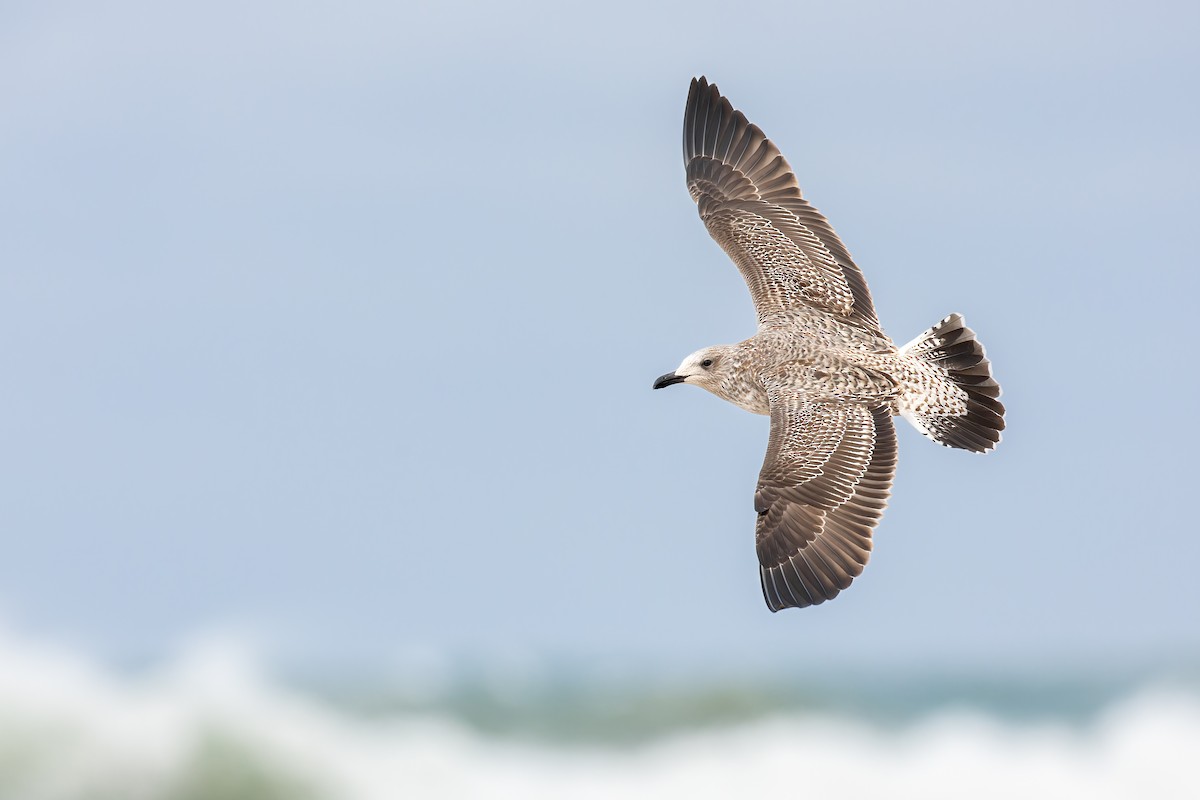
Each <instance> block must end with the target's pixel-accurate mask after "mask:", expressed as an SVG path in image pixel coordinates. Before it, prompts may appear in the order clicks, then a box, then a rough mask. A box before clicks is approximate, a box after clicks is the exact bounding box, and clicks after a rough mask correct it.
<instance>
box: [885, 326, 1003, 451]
mask: <svg viewBox="0 0 1200 800" xmlns="http://www.w3.org/2000/svg"><path fill="white" fill-rule="evenodd" d="M900 352H901V353H902V354H904V355H910V356H914V357H916V358H919V359H921V360H922V361H925V362H926V363H928V364H931V365H933V366H935V367H937V368H938V369H940V370H942V371H943V372H945V373H946V377H948V378H949V379H950V380H951V381H952V382H953V383H954V384H955V385H956V386H958V387H959V388H961V389H963V390H964V391H965V392H966V393H967V413H966V414H963V415H962V416H957V417H950V416H940V415H935V414H918V413H916V412H914V411H911V410H905V409H903V408H902V409H901V413H902V414H903V415H904V417H905V418H906V419H908V420H909V421H910V422H912V423H913V425H915V426H916V428H917V430H919V431H921V433H923V434H925V435H926V436H928V437H929V438H930V439H933V440H934V441H935V442H938V443H939V444H944V445H946V446H947V447H959V448H962V449H963V450H971V451H973V452H976V453H986V452H987V451H989V450H991V449H992V448H994V447H995V446H996V445H997V444H998V443H999V441H1000V431H1002V430H1004V406H1003V405H1002V404H1001V403H1000V401H999V400H998V399H996V398H998V397H999V396H1000V384H998V383H996V381H995V379H994V378H992V365H991V362H989V361H988V360H987V355H986V354H985V353H984V350H983V345H982V344H981V343H980V342H979V340H978V339H976V338H975V331H973V330H971V329H970V328H968V327H967V326H966V323H965V322H963V318H962V315H961V314H951V315H950V316H948V317H946V318H945V319H944V320H942V321H941V322H939V323H938V324H937V325H934V326H933V327H932V328H930V329H929V330H927V331H925V332H924V333H922V334H921V335H920V336H918V337H917V338H915V339H913V340H912V341H911V342H909V343H908V344H906V345H904V347H902V348H900Z"/></svg>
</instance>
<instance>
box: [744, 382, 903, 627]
mask: <svg viewBox="0 0 1200 800" xmlns="http://www.w3.org/2000/svg"><path fill="white" fill-rule="evenodd" d="M768 397H769V398H770V403H771V441H770V444H769V445H768V446H767V456H766V459H765V460H764V462H763V468H762V472H761V473H759V478H758V490H757V491H756V492H755V493H754V507H755V509H756V510H757V511H758V527H757V529H756V535H755V540H756V544H757V549H758V561H759V564H760V573H761V577H762V588H763V596H764V597H765V598H766V601H767V605H768V606H769V607H770V608H771V610H772V611H779V610H780V609H783V608H789V607H792V606H797V607H801V608H803V607H805V606H810V605H816V604H817V603H823V602H825V601H826V600H832V599H833V598H834V597H837V595H838V592H840V591H841V590H842V589H845V588H846V587H848V586H849V585H850V582H851V581H853V580H854V579H855V578H856V577H857V576H858V575H859V574H860V573H861V572H862V571H863V567H864V566H865V565H866V563H867V559H868V558H869V557H870V554H871V532H872V531H873V530H874V529H875V526H876V524H877V523H878V522H879V518H880V517H881V516H882V514H883V509H884V507H885V506H886V505H887V498H888V494H889V493H890V491H891V487H892V477H893V476H894V475H895V472H896V428H895V426H894V425H893V424H892V414H891V411H890V409H888V407H887V406H879V407H877V408H874V409H872V408H868V407H867V406H865V405H859V404H856V403H842V402H832V403H826V402H819V403H813V402H806V401H804V400H803V399H801V397H800V396H799V394H797V393H796V392H795V391H789V390H787V389H785V388H782V387H778V388H771V389H769V390H768Z"/></svg>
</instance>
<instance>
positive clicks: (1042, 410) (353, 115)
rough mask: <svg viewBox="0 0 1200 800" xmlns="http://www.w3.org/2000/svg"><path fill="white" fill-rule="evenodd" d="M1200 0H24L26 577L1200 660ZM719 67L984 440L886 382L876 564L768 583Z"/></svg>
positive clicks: (485, 653)
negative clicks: (741, 389) (702, 177)
mask: <svg viewBox="0 0 1200 800" xmlns="http://www.w3.org/2000/svg"><path fill="white" fill-rule="evenodd" d="M1198 40H1200V8H1198V7H1197V6H1196V4H1194V3H1182V2H1181V3H1143V4H1138V5H1137V6H1136V8H1135V7H1134V6H1131V5H1129V4H1127V3H1051V4H1045V3H1023V2H1015V3H1007V4H1002V5H995V4H991V5H988V6H981V5H979V4H958V3H927V2H916V3H907V4H903V5H896V4H891V3H884V2H879V3H839V4H830V3H810V2H795V0H792V1H791V2H764V3H759V4H756V5H755V6H754V7H753V8H752V9H751V8H747V9H743V10H736V9H735V7H734V6H731V5H730V4H729V3H715V2H703V1H699V2H689V3H686V4H671V3H662V4H644V3H628V2H608V3H603V4H591V5H588V6H586V7H578V6H571V5H567V4H558V3H534V2H517V3H508V4H503V5H502V4H478V5H475V4H462V3H458V4H455V3H400V4H396V3H383V2H379V3H375V2H350V3H339V4H332V3H330V4H320V3H302V4H295V3H284V2H260V3H254V4H251V5H247V4H245V3H234V2H227V0H215V1H212V0H210V2H205V3H174V4H161V3H152V2H144V3H139V2H112V3H105V4H94V3H84V2H75V3H71V2H65V3H53V4H50V3H35V2H7V3H5V4H4V5H3V7H2V8H0V119H2V122H0V376H2V380H3V388H2V389H0V540H2V544H3V552H4V556H3V558H0V615H2V616H3V618H4V619H6V620H7V623H8V624H10V625H13V626H16V627H18V628H20V629H22V630H25V631H29V632H32V633H34V634H36V635H39V636H46V637H50V638H53V639H57V640H62V641H69V642H73V643H76V644H78V645H79V646H81V647H83V648H85V649H87V650H88V651H89V652H92V653H96V654H99V655H101V656H102V657H104V658H109V659H114V660H122V659H130V658H144V657H155V656H156V655H159V654H162V653H164V652H167V651H169V650H171V649H172V648H174V647H177V646H179V644H180V643H181V642H183V641H186V640H188V639H189V638H190V637H193V636H195V635H197V634H198V633H201V632H204V631H213V630H234V631H236V632H238V633H239V635H244V636H246V637H248V638H250V639H252V640H254V641H255V642H257V643H259V645H260V646H261V647H262V648H263V649H264V650H265V651H267V652H268V653H270V654H271V655H272V657H274V658H277V659H279V660H281V661H284V662H288V663H307V664H313V663H322V664H336V665H340V666H344V667H348V668H353V669H369V668H374V667H377V666H378V665H381V664H397V663H401V664H402V663H407V662H409V661H412V660H414V659H416V660H420V659H422V658H427V657H432V658H438V657H441V656H443V655H445V656H451V657H468V658H478V659H482V660H490V661H504V660H505V659H508V660H515V661H520V660H521V659H524V658H530V657H542V656H551V657H557V658H568V659H577V660H579V661H582V662H586V663H597V662H606V663H607V662H612V663H622V662H637V663H642V664H653V665H658V666H664V667H666V668H672V669H676V668H677V669H684V670H700V671H702V670H705V669H710V668H717V667H721V668H724V667H729V668H734V669H746V668H756V669H757V668H766V669H783V670H788V669H795V668H802V667H805V666H814V665H822V664H825V665H838V664H860V665H861V664H870V665H873V666H879V665H883V666H886V665H888V664H905V663H908V664H943V665H944V664H959V663H961V664H974V665H1001V666H1030V665H1034V666H1037V665H1041V664H1055V663H1067V662H1069V663H1083V664H1092V665H1111V664H1117V663H1138V664H1143V665H1147V664H1148V665H1160V666H1161V665H1171V664H1175V663H1185V662H1191V663H1194V662H1195V661H1196V659H1197V658H1198V657H1200V625H1197V623H1196V618H1197V612H1198V611H1200V581H1197V580H1196V579H1195V575H1194V571H1195V564H1196V562H1197V559H1198V558H1200V536H1198V533H1200V530H1198V528H1200V526H1198V525H1197V522H1196V519H1195V515H1194V511H1193V508H1192V501H1193V494H1194V492H1195V491H1196V489H1195V478H1196V466H1195V461H1194V456H1193V452H1194V449H1195V446H1196V445H1197V444H1198V442H1197V434H1196V425H1195V423H1194V421H1193V420H1192V419H1191V409H1190V408H1189V406H1190V404H1191V403H1192V402H1194V399H1195V397H1196V395H1197V389H1198V388H1200V383H1198V381H1197V378H1196V367H1195V361H1196V357H1195V352H1194V350H1195V316H1194V314H1195V312H1194V307H1193V303H1192V299H1191V298H1192V297H1193V296H1194V294H1195V292H1196V289H1197V288H1198V287H1197V284H1198V280H1197V277H1196V275H1197V273H1196V269H1195V256H1194V251H1195V239H1196V230H1197V227H1196V225H1197V222H1196V220H1197V218H1198V216H1200V188H1198V187H1200V148H1198V145H1197V142H1200V105H1198V104H1197V102H1196V98H1197V97H1198V96H1200V50H1198V49H1197V47H1196V42H1197V41H1198ZM699 74H705V75H707V76H708V77H709V79H710V80H713V81H715V82H716V83H718V84H719V86H720V87H721V89H722V90H723V92H724V93H726V94H727V96H729V98H730V99H731V101H732V102H733V104H734V105H735V107H737V108H739V109H741V110H743V111H745V112H746V113H747V115H748V116H749V118H750V119H751V121H753V122H756V123H757V124H758V125H760V126H761V127H762V128H763V129H764V131H765V132H766V133H767V135H768V136H769V137H771V138H772V139H773V140H774V141H775V142H776V143H777V144H778V145H779V147H780V148H781V149H782V151H783V153H784V154H785V156H786V157H787V158H788V159H789V161H790V162H791V164H792V166H793V167H794V169H795V171H796V173H797V175H798V177H799V180H800V184H801V186H802V188H803V189H804V191H805V194H806V196H807V197H808V198H809V199H810V200H811V201H812V202H813V203H814V204H815V205H816V206H817V207H818V208H819V209H821V210H822V211H823V212H824V213H825V214H826V215H827V216H828V217H829V218H830V220H831V221H832V223H833V225H834V226H835V227H836V229H837V230H838V231H839V233H840V234H841V236H842V238H843V239H844V241H845V242H846V243H847V245H848V247H849V248H850V251H851V252H852V253H853V254H854V256H855V258H856V260H857V261H858V263H859V265H860V266H861V267H862V269H863V271H864V273H865V274H866V276H867V278H868V280H869V281H870V284H871V288H872V291H873V294H874V297H875V302H876V306H877V309H878V311H879V316H880V318H881V319H882V321H883V324H884V326H885V328H886V329H887V331H888V332H889V333H890V334H891V335H892V337H893V338H894V339H896V340H897V341H898V342H904V341H907V340H909V339H910V338H912V337H913V336H915V335H916V334H917V333H919V332H920V331H921V330H923V329H924V328H926V327H928V326H929V325H931V324H933V323H934V322H936V321H937V320H939V319H940V318H942V317H943V316H945V315H946V314H948V313H950V312H952V311H959V312H962V313H964V314H965V315H966V317H967V319H968V321H969V322H970V324H971V325H972V327H973V328H975V330H976V331H978V332H979V333H980V336H981V338H982V340H983V341H984V343H985V344H986V346H987V348H988V352H989V355H990V356H991V358H992V360H993V363H994V366H995V371H996V375H997V377H998V378H999V380H1000V381H1001V383H1002V385H1003V387H1004V391H1005V394H1004V398H1003V399H1004V402H1005V404H1006V405H1007V407H1008V415H1007V419H1008V423H1009V429H1008V431H1006V436H1005V440H1004V442H1003V444H1002V445H1001V447H1000V448H999V450H998V451H997V452H995V453H993V454H991V455H988V456H986V457H979V456H975V455H972V454H969V453H965V452H959V451H950V450H946V449H943V448H939V447H937V446H935V445H933V444H932V443H930V442H928V441H926V440H924V439H923V438H922V437H921V436H919V435H918V434H916V432H915V431H913V430H912V429H911V428H909V427H908V426H907V425H903V424H902V425H901V426H900V432H899V436H900V448H901V455H900V466H899V471H898V475H897V478H896V483H895V487H894V494H893V500H892V502H891V505H890V507H889V510H888V512H887V514H886V515H885V517H884V519H883V522H882V524H881V526H880V528H879V530H878V532H877V537H876V550H875V553H874V556H873V558H872V561H871V563H870V565H869V566H868V568H867V570H866V572H865V573H864V575H863V576H862V577H860V578H859V579H858V580H857V581H856V582H855V584H854V586H853V588H852V589H851V590H849V591H847V592H845V593H844V594H843V595H842V596H840V597H839V598H838V599H837V600H836V601H835V602H833V603H830V604H826V605H824V606H821V607H819V608H813V609H808V610H804V611H789V612H783V613H780V614H777V615H772V614H770V613H769V612H768V611H767V609H766V607H765V606H764V604H763V601H762V597H761V594H760V590H759V586H758V574H757V566H756V559H755V553H754V543H753V535H754V512H753V506H752V497H753V489H754V484H755V480H756V476H757V472H758V469H759V466H760V464H761V460H762V456H763V452H764V450H765V447H766V438H767V420H766V419H765V418H762V417H754V416H752V415H749V414H746V413H744V412H742V411H740V410H738V409H736V408H734V407H732V406H729V405H727V404H723V403H721V402H720V401H718V400H716V399H715V398H713V397H711V396H709V395H707V394H705V393H703V392H701V391H699V390H696V389H693V388H690V387H681V388H677V389H673V390H670V391H666V392H651V390H650V384H651V381H652V380H653V379H654V378H655V377H656V376H658V375H660V374H662V373H664V372H667V371H669V370H671V369H674V367H675V366H676V365H677V364H678V363H679V361H680V360H681V359H682V357H683V356H684V355H686V354H687V353H689V352H691V351H693V350H695V349H698V348H699V347H702V346H706V345H709V344H715V343H721V342H734V341H738V340H740V339H742V338H745V337H747V336H750V335H752V334H753V332H754V316H753V310H752V307H751V304H750V300H749V296H748V293H747V292H746V290H745V288H744V286H743V284H742V283H741V279H740V277H739V275H738V273H737V271H736V269H735V268H734V267H733V265H732V264H731V263H729V262H728V260H727V259H726V257H725V255H724V254H723V253H722V252H721V250H720V249H719V248H718V247H717V245H716V244H715V243H713V242H712V241H711V240H710V239H709V238H708V236H707V235H706V233H705V230H704V228H703V225H702V224H701V223H700V221H699V220H698V219H697V217H696V212H695V208H694V206H693V204H692V203H691V201H690V199H689V197H688V194H687V191H686V189H685V187H684V183H683V167H682V162H681V156H680V152H679V150H680V148H679V138H680V130H681V125H682V114H683V106H684V100H685V98H686V94H687V88H688V81H689V80H690V79H691V77H692V76H693V75H699Z"/></svg>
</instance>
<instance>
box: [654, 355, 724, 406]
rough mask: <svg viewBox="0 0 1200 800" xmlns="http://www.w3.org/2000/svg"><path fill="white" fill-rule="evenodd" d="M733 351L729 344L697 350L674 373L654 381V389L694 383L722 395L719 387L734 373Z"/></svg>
mask: <svg viewBox="0 0 1200 800" xmlns="http://www.w3.org/2000/svg"><path fill="white" fill-rule="evenodd" d="M732 351H733V347H732V346H731V345H727V344H718V345H714V346H713V347H705V348H704V349H703V350H697V351H696V352H694V353H692V354H691V355H690V356H688V357H687V358H685V359H684V360H683V363H682V364H680V365H679V366H678V368H676V370H675V371H674V372H668V373H667V374H666V375H663V376H661V377H659V378H658V380H656V381H654V388H655V389H662V388H664V387H666V386H672V385H674V384H676V383H693V384H695V385H697V386H699V387H701V388H704V389H708V390H709V391H710V392H713V393H714V394H718V395H720V393H719V392H718V391H717V387H719V386H720V385H721V381H722V380H723V379H724V378H725V377H726V376H727V375H729V374H731V373H732V372H733V371H734V363H733V358H731V355H732Z"/></svg>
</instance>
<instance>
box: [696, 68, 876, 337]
mask: <svg viewBox="0 0 1200 800" xmlns="http://www.w3.org/2000/svg"><path fill="white" fill-rule="evenodd" d="M683 157H684V163H685V165H686V167H687V182H688V191H689V192H691V194H692V197H693V199H695V201H696V203H697V206H698V208H699V211H700V216H701V218H702V219H703V220H704V223H705V226H706V227H707V228H708V230H709V233H710V234H711V235H712V237H713V238H714V239H715V240H716V241H717V243H718V244H720V245H721V247H722V248H723V249H724V250H725V252H726V253H728V254H729V256H730V258H731V259H733V261H734V263H735V264H737V266H738V269H740V270H741V272H742V274H743V276H744V277H745V279H746V282H747V284H748V285H749V286H750V292H751V295H752V296H753V298H754V303H755V307H756V308H757V309H758V314H759V319H760V320H761V319H762V318H764V317H765V316H768V315H769V314H771V313H774V312H776V311H781V310H785V309H787V308H789V307H792V306H794V305H796V304H797V303H805V304H808V305H811V306H814V307H816V308H819V309H821V310H823V311H828V312H832V313H835V314H837V315H839V316H841V317H843V318H845V319H847V320H848V321H852V322H855V323H857V324H860V325H863V326H865V327H868V328H871V329H873V330H878V329H879V321H878V319H877V317H876V316H875V306H874V304H873V303H872V301H871V293H870V290H869V289H868V288H867V282H866V280H865V279H864V278H863V275H862V272H861V271H860V270H859V269H858V267H857V266H856V265H855V263H854V261H853V259H851V258H850V253H849V252H848V251H847V250H846V247H845V245H843V244H842V241H841V239H839V238H838V235H837V234H836V233H834V231H833V228H832V227H831V226H830V224H829V222H828V221H827V220H826V219H825V218H824V217H823V216H821V213H820V212H819V211H817V210H816V209H815V208H813V207H812V206H811V205H809V204H808V202H807V201H806V200H805V199H804V198H803V196H802V195H801V193H800V186H799V184H798V183H797V182H796V177H795V175H793V174H792V169H791V167H790V166H789V165H788V163H787V161H786V160H785V159H784V157H783V155H782V154H781V153H780V152H779V149H778V148H777V147H776V146H775V145H774V144H772V143H771V141H770V140H769V139H767V137H766V136H765V135H764V134H763V132H762V131H761V130H760V129H759V128H758V126H757V125H754V124H752V123H751V122H749V121H748V120H747V119H746V117H745V115H744V114H742V113H741V112H740V111H736V110H735V109H734V108H733V106H732V105H730V103H729V101H728V100H727V99H725V98H724V97H723V96H722V95H721V93H720V91H719V90H718V89H717V87H716V85H715V84H714V85H710V84H709V83H708V81H707V80H705V79H704V78H697V79H693V80H692V86H691V90H690V91H689V93H688V101H687V106H686V108H685V110H684V121H683Z"/></svg>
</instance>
